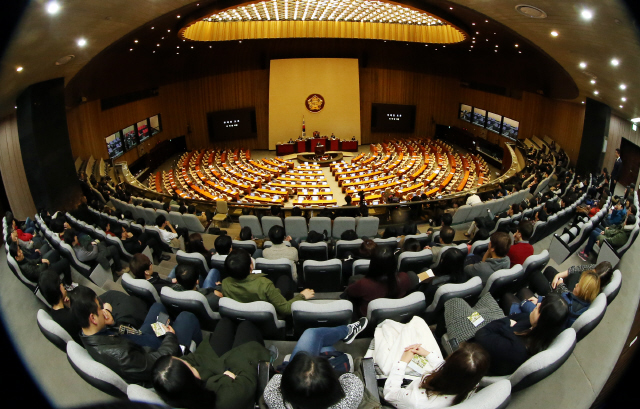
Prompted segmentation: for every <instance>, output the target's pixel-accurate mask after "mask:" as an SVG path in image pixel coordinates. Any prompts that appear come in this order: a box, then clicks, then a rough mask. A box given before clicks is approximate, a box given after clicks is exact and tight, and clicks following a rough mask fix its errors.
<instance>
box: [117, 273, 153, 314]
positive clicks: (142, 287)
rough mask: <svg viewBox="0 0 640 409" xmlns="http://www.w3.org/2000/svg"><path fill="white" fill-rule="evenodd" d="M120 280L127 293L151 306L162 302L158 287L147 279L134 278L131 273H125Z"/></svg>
mask: <svg viewBox="0 0 640 409" xmlns="http://www.w3.org/2000/svg"><path fill="white" fill-rule="evenodd" d="M120 282H121V284H122V288H124V290H125V291H126V292H127V294H129V295H131V296H135V297H138V298H140V299H141V300H142V301H144V302H145V303H147V306H149V307H150V306H151V305H152V304H153V303H157V302H162V301H161V300H160V296H159V295H158V292H157V291H156V288H155V287H154V286H153V285H152V284H151V283H150V282H148V281H147V280H142V279H139V278H134V277H133V276H132V275H131V274H129V273H124V274H123V275H122V280H120Z"/></svg>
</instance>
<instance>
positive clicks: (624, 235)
mask: <svg viewBox="0 0 640 409" xmlns="http://www.w3.org/2000/svg"><path fill="white" fill-rule="evenodd" d="M634 227H636V217H635V216H634V215H632V214H630V215H628V216H627V219H626V222H625V223H624V226H615V225H612V226H609V227H605V228H604V230H600V229H593V231H592V232H591V233H590V234H589V240H587V245H586V246H584V249H583V250H582V251H581V252H579V253H578V257H580V259H582V261H587V259H588V258H589V253H591V250H593V246H595V244H596V241H597V242H598V245H599V246H601V247H602V245H603V242H604V240H605V239H606V240H607V242H608V243H609V244H611V247H613V248H614V249H619V248H620V247H622V246H624V245H625V244H626V243H627V241H628V240H629V236H631V231H632V230H633V228H634Z"/></svg>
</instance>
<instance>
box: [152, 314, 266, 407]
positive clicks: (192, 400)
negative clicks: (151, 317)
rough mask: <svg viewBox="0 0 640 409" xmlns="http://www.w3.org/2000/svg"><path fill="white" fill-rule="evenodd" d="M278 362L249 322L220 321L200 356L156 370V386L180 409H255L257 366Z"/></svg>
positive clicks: (164, 361)
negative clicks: (264, 362)
mask: <svg viewBox="0 0 640 409" xmlns="http://www.w3.org/2000/svg"><path fill="white" fill-rule="evenodd" d="M277 357H278V350H277V348H275V347H274V346H271V347H270V349H267V348H265V347H264V340H263V339H262V335H261V334H260V330H259V329H258V328H256V326H255V325H254V324H252V323H251V322H249V321H244V322H242V323H240V324H239V325H236V324H235V323H234V322H233V321H231V320H230V319H228V318H223V319H222V320H220V322H219V323H218V325H217V326H216V329H215V331H214V332H213V333H212V334H211V335H210V336H209V338H208V339H207V337H206V336H205V338H204V340H203V342H201V343H200V345H199V346H198V348H197V349H196V351H195V352H194V353H192V354H189V355H187V356H184V357H182V358H175V357H171V356H165V357H162V358H160V359H158V360H157V361H156V363H155V365H154V367H153V387H154V389H155V391H156V392H157V393H158V395H160V397H161V398H162V399H163V400H164V401H165V402H167V403H168V404H169V405H171V406H172V407H176V408H189V409H199V408H216V409H252V408H253V407H254V404H255V401H256V389H257V386H258V364H259V362H261V361H272V360H275V359H276V358H277Z"/></svg>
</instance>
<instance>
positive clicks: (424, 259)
mask: <svg viewBox="0 0 640 409" xmlns="http://www.w3.org/2000/svg"><path fill="white" fill-rule="evenodd" d="M432 262H433V253H432V252H431V250H429V249H425V250H421V251H417V252H413V251H405V252H403V253H400V256H399V257H398V271H404V272H407V271H413V272H414V273H416V274H417V273H419V272H421V271H422V269H423V268H425V267H429V266H430V265H431V263H432Z"/></svg>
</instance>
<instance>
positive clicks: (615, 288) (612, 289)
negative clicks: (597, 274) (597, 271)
mask: <svg viewBox="0 0 640 409" xmlns="http://www.w3.org/2000/svg"><path fill="white" fill-rule="evenodd" d="M621 286H622V273H620V270H615V271H614V272H613V275H612V276H611V281H610V282H609V284H607V285H606V286H605V287H604V288H603V289H602V292H603V293H604V294H605V295H606V296H607V305H610V304H611V303H612V302H613V300H615V298H616V297H617V296H618V293H619V292H620V287H621Z"/></svg>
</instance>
